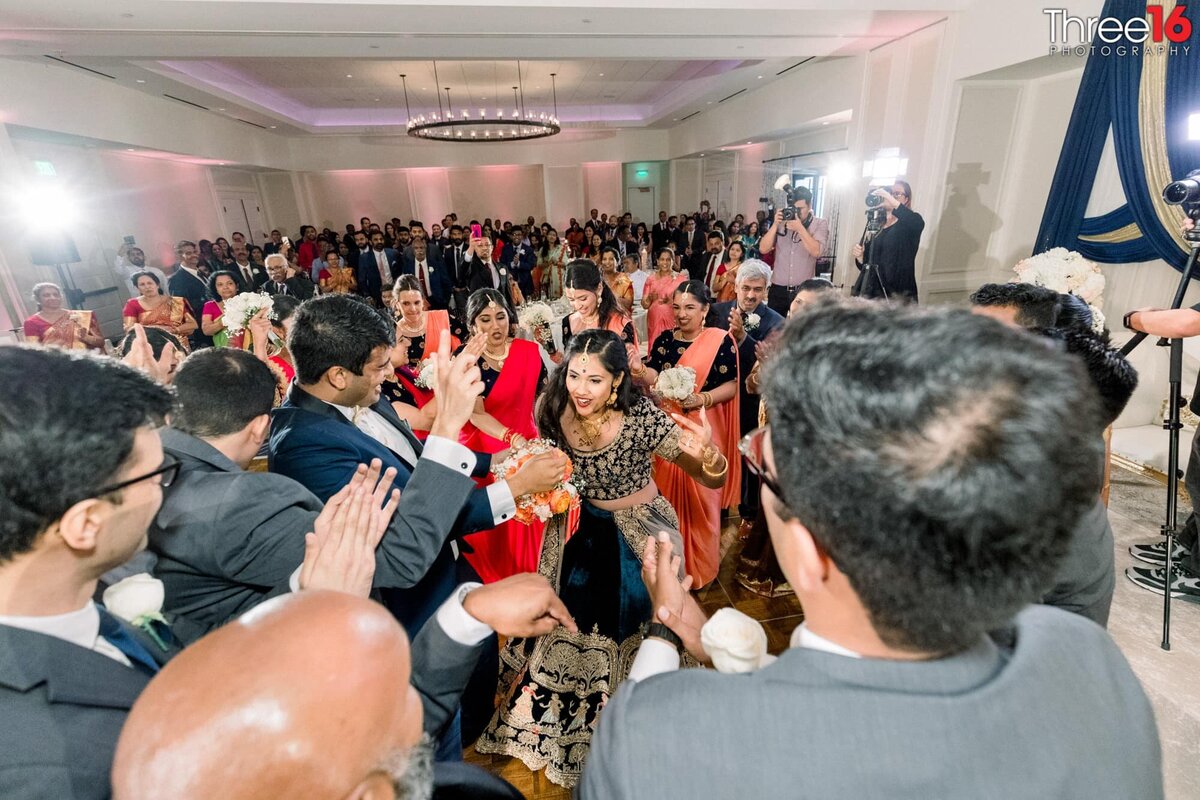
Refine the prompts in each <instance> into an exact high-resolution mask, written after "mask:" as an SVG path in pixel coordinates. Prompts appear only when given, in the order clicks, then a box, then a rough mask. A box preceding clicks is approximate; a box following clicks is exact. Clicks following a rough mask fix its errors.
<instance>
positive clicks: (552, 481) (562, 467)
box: [508, 450, 567, 497]
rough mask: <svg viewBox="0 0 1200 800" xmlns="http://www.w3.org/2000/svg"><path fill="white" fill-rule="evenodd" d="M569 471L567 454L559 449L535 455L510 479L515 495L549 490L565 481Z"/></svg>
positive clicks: (509, 484)
mask: <svg viewBox="0 0 1200 800" xmlns="http://www.w3.org/2000/svg"><path fill="white" fill-rule="evenodd" d="M566 472H567V456H566V454H564V453H563V452H561V451H559V450H555V451H553V452H549V453H540V454H538V455H536V456H533V457H532V458H530V459H529V460H528V461H526V462H525V463H524V464H522V465H521V468H520V469H519V470H517V471H516V473H515V474H514V475H513V476H512V477H511V478H509V479H508V488H509V491H511V492H512V495H513V497H524V496H525V495H527V494H533V493H534V492H548V491H550V490H551V489H553V488H554V487H556V486H558V485H559V484H560V483H562V481H563V477H564V476H565V475H566Z"/></svg>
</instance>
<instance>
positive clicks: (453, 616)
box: [437, 583, 492, 647]
mask: <svg viewBox="0 0 1200 800" xmlns="http://www.w3.org/2000/svg"><path fill="white" fill-rule="evenodd" d="M480 586H483V584H482V583H464V584H462V585H461V586H459V587H458V588H457V589H456V590H455V591H454V594H452V595H450V597H449V598H447V599H446V602H444V603H442V607H441V608H439V609H438V610H437V624H438V627H440V628H441V629H442V632H443V633H445V634H446V635H447V636H449V637H450V639H451V640H453V641H455V642H458V643H459V644H461V645H465V646H467V647H474V646H475V645H477V644H479V643H480V642H482V641H483V640H484V639H486V638H488V637H489V636H491V635H492V629H491V627H490V626H488V625H487V624H486V623H483V622H480V621H479V620H477V619H475V618H474V617H472V616H471V615H470V614H468V613H467V610H466V609H465V608H463V599H464V598H465V597H466V596H467V594H468V593H469V592H471V591H472V590H474V589H478V588H479V587H480Z"/></svg>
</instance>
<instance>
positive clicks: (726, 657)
mask: <svg viewBox="0 0 1200 800" xmlns="http://www.w3.org/2000/svg"><path fill="white" fill-rule="evenodd" d="M700 644H701V646H702V647H703V648H704V652H705V653H707V654H708V657H709V658H710V659H712V663H713V666H714V667H716V668H717V671H718V672H726V673H733V672H753V671H754V670H756V669H761V668H762V667H765V666H766V665H767V664H770V663H771V662H772V661H774V660H775V656H772V655H768V654H767V632H766V631H764V630H763V627H762V625H760V624H759V623H758V622H756V621H755V620H754V619H752V618H750V617H748V616H746V615H745V614H743V613H742V612H741V611H738V610H737V609H735V608H722V609H720V610H718V611H717V612H716V613H715V614H713V615H712V617H711V618H709V620H708V622H706V623H704V627H702V628H701V629H700Z"/></svg>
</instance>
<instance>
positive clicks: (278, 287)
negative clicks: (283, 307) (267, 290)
mask: <svg viewBox="0 0 1200 800" xmlns="http://www.w3.org/2000/svg"><path fill="white" fill-rule="evenodd" d="M271 294H287V284H286V283H276V284H275V291H273V292H271Z"/></svg>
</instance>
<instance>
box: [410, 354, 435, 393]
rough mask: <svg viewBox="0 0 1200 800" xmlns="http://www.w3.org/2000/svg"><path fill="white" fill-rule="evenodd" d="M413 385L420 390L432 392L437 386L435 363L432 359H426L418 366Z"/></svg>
mask: <svg viewBox="0 0 1200 800" xmlns="http://www.w3.org/2000/svg"><path fill="white" fill-rule="evenodd" d="M413 383H415V384H416V385H417V386H420V387H421V388H422V389H428V390H429V391H433V389H434V387H435V386H437V362H436V361H434V360H433V359H432V358H427V359H425V360H424V361H422V362H421V363H420V364H418V365H417V372H416V376H415V377H414V378H413Z"/></svg>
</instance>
